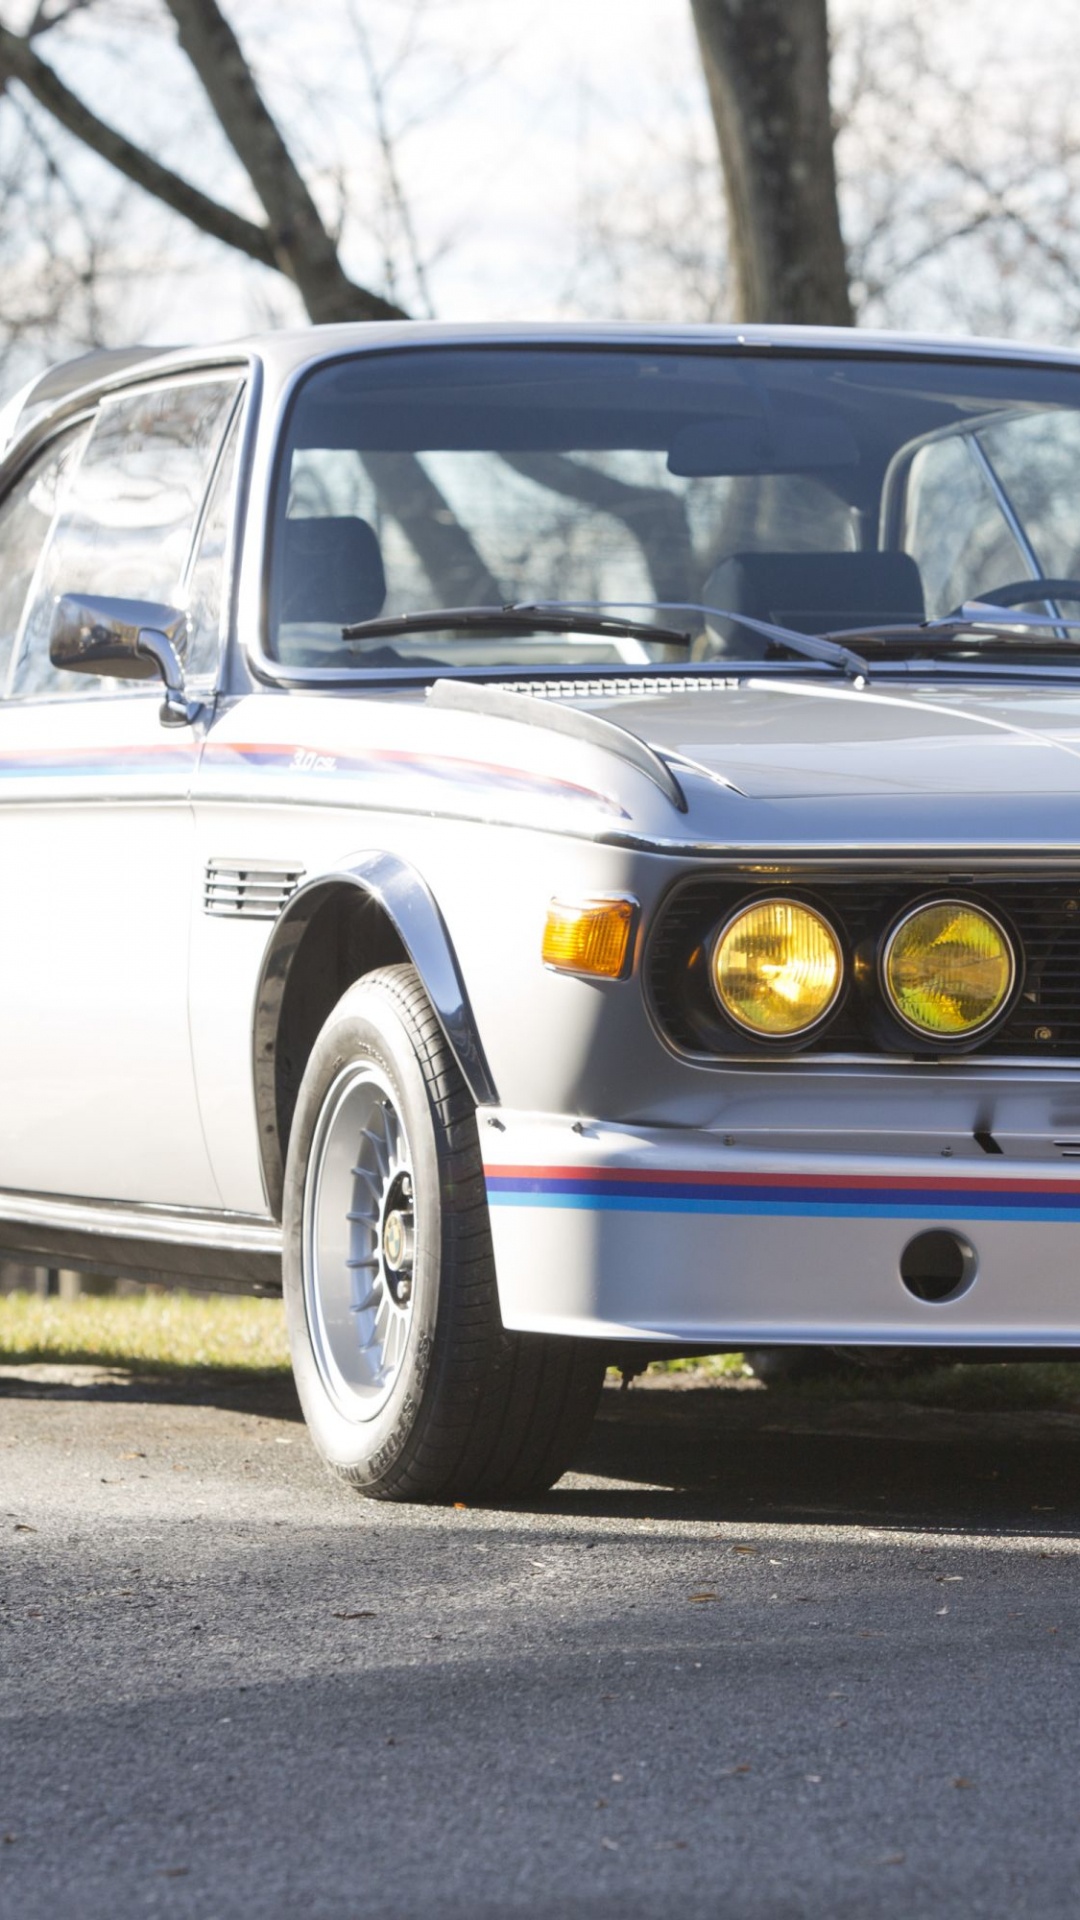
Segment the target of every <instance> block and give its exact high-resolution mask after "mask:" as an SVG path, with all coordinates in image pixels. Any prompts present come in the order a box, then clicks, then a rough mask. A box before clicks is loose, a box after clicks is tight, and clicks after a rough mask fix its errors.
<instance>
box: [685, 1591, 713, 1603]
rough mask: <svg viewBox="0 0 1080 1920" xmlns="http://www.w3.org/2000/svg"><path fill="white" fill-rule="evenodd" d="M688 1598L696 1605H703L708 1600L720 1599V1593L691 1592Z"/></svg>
mask: <svg viewBox="0 0 1080 1920" xmlns="http://www.w3.org/2000/svg"><path fill="white" fill-rule="evenodd" d="M687 1598H688V1599H689V1600H691V1601H693V1603H694V1605H695V1606H701V1605H702V1604H703V1603H704V1602H705V1601H706V1600H719V1598H720V1595H719V1594H718V1593H691V1594H688V1595H687Z"/></svg>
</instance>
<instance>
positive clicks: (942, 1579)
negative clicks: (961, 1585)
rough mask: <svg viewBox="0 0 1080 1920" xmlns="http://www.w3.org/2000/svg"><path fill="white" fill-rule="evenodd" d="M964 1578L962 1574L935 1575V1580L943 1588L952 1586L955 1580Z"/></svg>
mask: <svg viewBox="0 0 1080 1920" xmlns="http://www.w3.org/2000/svg"><path fill="white" fill-rule="evenodd" d="M963 1577H964V1576H963V1574H962V1573H935V1575H934V1579H935V1580H936V1581H937V1582H938V1585H939V1586H942V1587H947V1586H949V1585H951V1583H952V1582H953V1581H954V1580H962V1579H963Z"/></svg>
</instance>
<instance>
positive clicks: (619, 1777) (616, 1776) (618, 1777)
mask: <svg viewBox="0 0 1080 1920" xmlns="http://www.w3.org/2000/svg"><path fill="white" fill-rule="evenodd" d="M611 1777H612V1779H613V1780H625V1779H626V1775H625V1773H613V1774H612V1776H611Z"/></svg>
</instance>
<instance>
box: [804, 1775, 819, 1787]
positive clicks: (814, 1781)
mask: <svg viewBox="0 0 1080 1920" xmlns="http://www.w3.org/2000/svg"><path fill="white" fill-rule="evenodd" d="M803 1779H804V1780H809V1782H810V1785H811V1786H812V1787H820V1785H821V1775H820V1773H804V1774H803Z"/></svg>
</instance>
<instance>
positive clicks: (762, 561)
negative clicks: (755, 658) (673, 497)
mask: <svg viewBox="0 0 1080 1920" xmlns="http://www.w3.org/2000/svg"><path fill="white" fill-rule="evenodd" d="M702 599H703V600H704V601H705V603H706V604H707V605H709V606H716V607H728V608H730V610H731V612H732V613H746V614H750V615H751V616H752V618H753V619H755V620H770V621H772V622H774V624H775V625H777V626H781V627H797V628H799V629H800V630H801V631H803V632H806V633H827V632H828V631H829V629H830V628H833V627H858V626H878V625H881V624H883V623H886V622H889V621H892V620H898V621H899V620H905V621H911V622H913V623H914V622H918V621H920V620H924V619H925V618H926V603H925V600H924V598H923V586H922V576H921V575H920V573H919V569H918V567H917V566H916V564H915V561H914V560H913V559H912V557H911V555H910V554H909V553H733V554H730V555H729V556H728V558H727V559H726V560H722V561H721V562H720V564H719V566H716V567H714V568H713V571H712V573H711V574H710V575H709V578H708V580H707V581H706V583H705V588H704V591H703V593H702ZM710 624H711V625H712V626H714V627H715V629H716V630H717V631H718V632H721V633H722V634H723V638H724V641H725V644H726V646H728V647H729V648H730V651H732V652H734V653H759V652H763V651H764V650H765V648H766V646H767V642H766V641H764V640H761V639H758V640H755V638H754V636H753V634H752V633H751V632H750V631H749V630H748V629H744V630H743V631H742V633H741V634H740V632H739V629H738V628H737V627H736V626H735V625H734V622H729V623H728V625H727V626H726V627H725V624H724V622H723V621H721V620H715V621H713V622H711V623H710Z"/></svg>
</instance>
